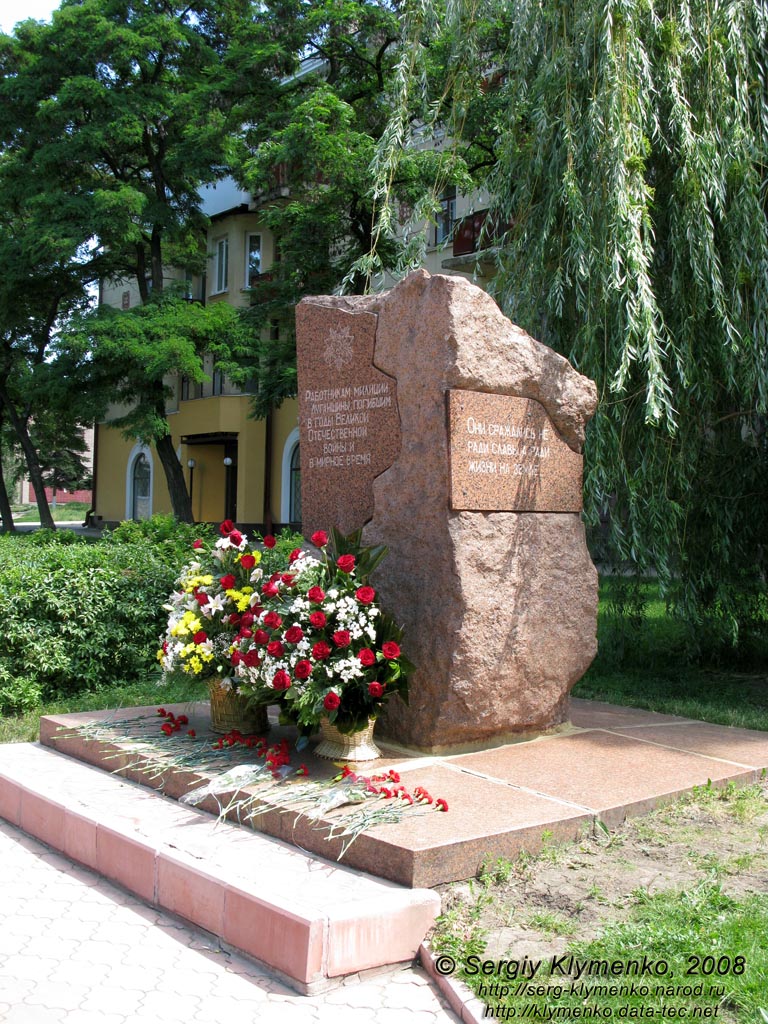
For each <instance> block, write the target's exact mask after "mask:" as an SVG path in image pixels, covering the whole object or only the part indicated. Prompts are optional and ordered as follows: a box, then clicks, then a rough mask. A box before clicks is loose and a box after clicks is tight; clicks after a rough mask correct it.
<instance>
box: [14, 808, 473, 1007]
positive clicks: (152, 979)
mask: <svg viewBox="0 0 768 1024" xmlns="http://www.w3.org/2000/svg"><path fill="white" fill-rule="evenodd" d="M0 862H2V865H3V870H2V872H1V873H0V1020H2V1021H3V1024H59V1022H62V1024H157V1022H158V1021H163V1024H223V1022H226V1024H257V1022H259V1021H263V1022H265V1024H266V1022H270V1021H280V1022H281V1024H456V1022H457V1021H458V1020H459V1016H456V1015H454V1013H453V1012H452V1011H451V1010H450V1009H449V1007H448V1004H447V1002H446V1000H445V999H443V998H442V997H441V996H440V995H439V994H438V992H437V991H436V990H435V989H434V988H433V986H432V985H430V982H429V979H428V977H427V975H426V973H425V972H424V971H423V970H421V969H420V968H417V967H413V966H412V965H411V964H407V965H404V966H398V967H387V968H379V969H376V970H372V971H367V972H365V973H364V974H355V975H352V976H350V977H348V978H346V979H345V980H344V982H343V983H340V984H339V985H338V986H337V987H336V988H334V989H332V990H330V991H327V992H324V993H322V994H319V995H314V996H306V995H297V994H296V992H295V991H293V990H292V989H291V988H289V987H288V986H287V985H286V984H285V983H284V982H283V981H281V980H280V979H278V978H277V977H276V976H275V975H274V974H271V973H269V972H267V971H265V970H264V969H263V968H261V967H259V966H258V965H257V964H255V963H254V962H253V961H251V960H249V959H246V958H245V957H242V956H240V955H238V954H237V953H235V952H232V951H231V950H227V949H224V948H222V946H221V945H220V943H219V942H218V941H217V940H216V939H215V938H213V937H212V936H211V935H210V934H206V933H204V932H202V931H199V930H198V929H196V928H194V927H191V926H189V925H187V924H185V923H183V922H182V921H181V920H179V919H178V918H177V917H174V916H171V915H170V914H168V913H165V912H163V911H162V910H160V909H159V908H157V907H150V906H147V905H146V904H145V903H143V902H142V901H141V900H139V899H138V898H137V897H135V896H134V895H132V894H130V893H128V892H126V891H125V890H124V889H121V888H118V887H116V886H114V885H113V884H112V883H110V882H108V881H106V880H105V879H103V878H100V877H99V876H98V875H96V874H94V873H93V872H91V871H89V870H88V869H86V868H84V867H82V866H80V865H76V864H73V863H72V862H71V861H70V860H69V859H67V858H65V857H63V856H62V855H61V854H59V853H56V852H54V851H52V850H51V849H50V848H48V847H47V846H45V845H43V844H42V843H40V842H38V841H37V840H34V839H32V838H31V837H29V836H27V835H25V834H24V833H23V832H21V831H20V830H19V829H18V828H16V827H14V826H12V825H10V824H7V823H6V822H0ZM459 1010H460V1008H459Z"/></svg>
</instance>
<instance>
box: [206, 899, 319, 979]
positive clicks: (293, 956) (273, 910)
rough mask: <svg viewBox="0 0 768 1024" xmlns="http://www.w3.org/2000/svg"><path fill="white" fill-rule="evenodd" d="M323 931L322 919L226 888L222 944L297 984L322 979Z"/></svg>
mask: <svg viewBox="0 0 768 1024" xmlns="http://www.w3.org/2000/svg"><path fill="white" fill-rule="evenodd" d="M271 896H272V894H271V893H270V897H271ZM325 927H326V922H325V920H324V919H323V918H322V917H318V916H310V917H305V916H301V915H300V914H299V913H294V914H289V913H287V912H286V911H285V909H284V908H283V907H279V906H278V907H276V906H272V905H270V904H268V903H265V902H264V901H262V900H259V899H257V898H256V897H255V896H253V895H252V894H251V893H249V892H245V891H243V890H242V889H240V888H237V887H235V886H232V885H228V886H227V887H226V895H225V901H224V927H223V929H222V932H221V937H222V938H223V939H224V941H225V942H228V943H231V944H232V945H233V946H236V947H237V948H238V949H241V950H242V951H243V952H244V953H248V954H249V955H250V956H253V957H255V958H256V959H257V960H261V961H263V962H264V963H266V964H269V965H270V966H272V967H275V968H277V970H279V971H283V972H284V973H285V974H287V975H288V976H289V977H291V978H295V979H297V980H298V981H300V982H303V983H307V982H311V981H314V980H316V979H319V978H320V977H322V976H323V960H324V945H325Z"/></svg>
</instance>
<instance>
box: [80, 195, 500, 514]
mask: <svg viewBox="0 0 768 1024" xmlns="http://www.w3.org/2000/svg"><path fill="white" fill-rule="evenodd" d="M205 200H206V201H205V205H204V210H205V212H206V213H207V214H208V216H209V218H210V226H209V228H208V233H207V242H206V244H207V253H208V269H207V272H206V274H205V275H204V276H203V277H202V278H199V279H195V280H192V281H189V282H187V283H186V288H187V290H188V294H189V297H190V298H191V299H196V300H198V301H204V302H205V303H211V302H228V303H231V304H232V305H235V306H247V305H248V304H249V302H250V291H249V289H250V287H251V285H252V284H253V282H254V280H255V278H256V277H257V276H258V275H260V274H264V273H268V272H269V270H270V267H271V266H272V263H273V260H274V257H275V243H274V239H273V237H272V233H271V231H270V230H269V229H268V228H265V227H264V225H263V224H262V223H261V222H260V219H259V213H258V207H257V205H256V204H254V203H253V202H252V200H251V197H250V196H249V195H248V194H247V193H245V192H243V191H241V190H239V189H237V188H236V186H235V185H234V182H231V181H224V182H222V183H220V184H219V185H217V186H216V187H214V188H211V189H210V190H209V191H208V194H207V195H206V196H205ZM475 205H477V203H476V204H475ZM442 206H443V210H442V213H441V216H440V218H439V219H438V223H437V225H436V226H435V227H434V228H433V229H432V234H431V239H430V241H431V243H432V244H431V245H430V248H429V251H428V254H427V259H426V261H425V265H426V267H427V269H428V270H429V271H430V272H432V273H445V272H449V273H462V274H466V275H473V276H474V277H475V279H476V280H478V274H482V271H483V268H482V264H479V263H478V262H477V258H476V254H475V250H476V248H477V239H478V237H479V231H480V226H481V225H482V222H483V218H484V212H483V211H482V210H480V211H479V212H478V211H476V210H475V209H473V208H472V207H470V204H469V201H468V200H467V199H465V198H463V197H456V196H455V194H451V193H447V194H446V195H445V196H444V198H443V202H442ZM168 280H169V283H170V282H172V281H175V282H176V283H177V284H179V283H180V281H183V277H182V278H180V276H179V275H178V274H177V273H176V274H175V273H173V272H172V271H171V272H169V277H168ZM478 283H479V284H482V283H483V282H482V280H478ZM100 299H101V301H102V302H104V303H107V304H109V305H113V306H115V307H117V308H122V309H129V308H131V307H132V306H135V305H137V304H138V303H139V301H140V299H139V294H138V289H137V288H136V286H135V284H134V285H131V284H129V283H126V282H115V283H112V284H106V283H105V284H104V285H103V286H102V290H101V296H100ZM205 369H206V372H207V375H208V378H209V379H208V381H207V382H206V383H204V384H202V385H195V384H192V383H191V382H190V381H188V380H185V379H178V378H175V379H170V380H168V381H167V383H168V385H169V387H170V389H171V390H172V392H173V397H172V398H171V399H170V400H169V402H168V404H167V407H166V409H167V415H168V423H169V426H170V428H171V432H172V438H173V444H174V447H175V449H176V452H177V455H178V457H179V460H180V462H181V464H182V467H183V468H184V472H185V476H186V480H187V487H188V490H189V492H190V496H191V499H192V513H193V516H194V518H195V520H196V521H198V522H220V521H221V520H222V519H232V520H234V521H236V522H238V523H240V524H242V525H247V526H251V527H254V526H255V527H257V528H259V529H263V530H273V529H277V528H279V526H280V525H288V524H290V525H293V526H299V525H300V522H301V491H300V472H301V471H300V454H299V429H298V405H297V402H296V400H294V399H291V400H288V401H285V402H284V403H283V404H282V405H281V406H280V408H279V409H276V410H274V411H273V413H272V415H271V416H270V417H269V418H268V419H267V420H254V419H252V418H250V415H249V414H250V410H251V399H250V395H249V392H248V391H247V389H246V390H240V389H238V388H236V387H234V386H233V385H232V383H231V382H230V381H229V380H228V379H227V378H226V377H224V376H223V375H222V374H221V373H219V372H214V371H213V364H212V361H210V360H209V361H208V365H207V366H206V367H205ZM123 411H124V410H121V409H119V408H117V407H113V408H112V409H110V411H109V413H108V414H107V417H106V418H105V420H104V421H103V422H101V423H99V424H97V427H96V440H95V446H94V506H95V517H94V518H95V520H96V521H97V522H102V523H105V524H108V523H117V522H120V521H121V520H124V519H142V518H146V517H148V516H150V515H152V514H154V513H156V512H170V511H171V502H170V497H169V495H168V490H167V486H166V481H165V474H164V472H163V469H162V466H161V464H160V461H159V459H158V456H157V453H156V452H155V451H154V449H153V448H151V447H148V446H147V445H143V444H140V443H138V442H133V441H130V440H126V439H125V437H124V436H123V434H122V431H121V430H120V429H118V428H115V427H113V426H110V421H111V420H114V419H115V418H117V417H118V416H119V415H120V414H121V412H123Z"/></svg>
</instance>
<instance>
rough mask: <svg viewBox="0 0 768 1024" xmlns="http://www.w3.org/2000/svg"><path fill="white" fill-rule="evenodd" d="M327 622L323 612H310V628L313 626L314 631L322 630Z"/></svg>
mask: <svg viewBox="0 0 768 1024" xmlns="http://www.w3.org/2000/svg"><path fill="white" fill-rule="evenodd" d="M327 621H328V620H327V619H326V617H325V612H312V614H311V615H310V616H309V623H310V625H311V626H314V627H315V629H322V628H323V626H324V625H325V624H326V622H327Z"/></svg>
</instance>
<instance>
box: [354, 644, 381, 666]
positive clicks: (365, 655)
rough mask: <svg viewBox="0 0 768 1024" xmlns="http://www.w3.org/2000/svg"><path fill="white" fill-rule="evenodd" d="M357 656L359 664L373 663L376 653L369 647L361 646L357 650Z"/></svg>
mask: <svg viewBox="0 0 768 1024" xmlns="http://www.w3.org/2000/svg"><path fill="white" fill-rule="evenodd" d="M357 656H358V658H359V659H360V664H361V665H366V666H367V665H375V664H376V655H375V654H374V653H373V651H372V650H371V649H370V647H363V649H362V650H361V651H358V652H357Z"/></svg>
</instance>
